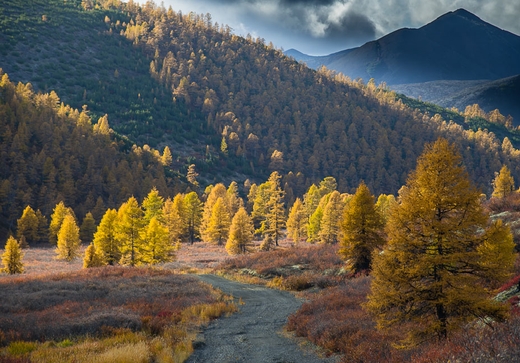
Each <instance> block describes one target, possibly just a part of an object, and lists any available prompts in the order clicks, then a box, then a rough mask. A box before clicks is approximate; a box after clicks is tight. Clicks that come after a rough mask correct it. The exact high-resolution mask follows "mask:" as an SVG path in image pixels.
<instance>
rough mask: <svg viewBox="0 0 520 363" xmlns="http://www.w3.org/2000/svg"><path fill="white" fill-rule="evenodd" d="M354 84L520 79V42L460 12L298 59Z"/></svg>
mask: <svg viewBox="0 0 520 363" xmlns="http://www.w3.org/2000/svg"><path fill="white" fill-rule="evenodd" d="M289 54H291V55H292V56H293V57H295V59H297V60H302V61H304V62H306V63H307V64H309V66H313V67H316V65H320V64H323V65H325V66H326V67H327V68H329V69H332V70H335V71H338V72H342V73H344V74H345V75H347V76H349V77H350V78H352V79H356V78H363V79H364V80H366V81H367V80H368V79H370V78H374V79H375V81H376V83H377V84H378V83H380V82H386V83H387V84H389V85H395V84H405V83H420V82H428V81H434V80H481V79H487V80H496V79H500V78H505V77H509V76H513V75H517V74H520V37H519V36H517V35H515V34H512V33H510V32H507V31H505V30H502V29H499V28H497V27H495V26H493V25H491V24H489V23H486V22H485V21H483V20H481V19H480V18H478V17H477V16H475V15H473V14H472V13H470V12H468V11H466V10H464V9H459V10H457V11H454V12H449V13H447V14H444V15H442V16H441V17H439V18H437V19H436V20H434V21H433V22H431V23H429V24H427V25H425V26H423V27H421V28H419V29H408V28H404V29H399V30H397V31H395V32H393V33H390V34H388V35H386V36H384V37H382V38H380V39H378V40H375V41H372V42H368V43H366V44H365V45H363V46H361V47H359V48H355V49H349V50H346V51H342V52H339V53H335V54H331V55H329V56H324V57H311V56H305V55H303V56H299V55H298V54H297V53H295V52H294V51H291V52H290V53H289Z"/></svg>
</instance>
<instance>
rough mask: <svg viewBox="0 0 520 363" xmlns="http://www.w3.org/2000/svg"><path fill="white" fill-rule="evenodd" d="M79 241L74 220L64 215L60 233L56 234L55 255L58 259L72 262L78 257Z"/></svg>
mask: <svg viewBox="0 0 520 363" xmlns="http://www.w3.org/2000/svg"><path fill="white" fill-rule="evenodd" d="M80 246H81V241H80V239H79V227H78V225H77V224H76V220H75V219H74V217H73V216H72V215H70V214H67V215H65V218H63V223H62V224H61V227H60V231H59V232H58V242H57V247H56V254H57V255H58V259H60V260H65V261H69V262H70V261H73V260H75V259H76V258H78V256H79V253H78V252H79V248H80Z"/></svg>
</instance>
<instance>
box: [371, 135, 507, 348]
mask: <svg viewBox="0 0 520 363" xmlns="http://www.w3.org/2000/svg"><path fill="white" fill-rule="evenodd" d="M387 233H388V238H389V240H388V243H387V245H386V247H385V248H384V250H383V252H382V253H379V254H377V255H376V256H375V258H374V262H373V272H372V274H373V280H372V286H371V292H370V294H369V296H368V302H367V304H366V306H367V308H368V310H369V311H370V312H371V313H372V314H373V316H374V318H375V319H376V321H377V324H378V327H379V328H380V329H396V328H399V329H400V330H401V331H402V332H403V333H404V335H405V336H404V340H403V341H402V344H403V345H404V346H407V345H414V344H418V343H421V342H423V341H425V340H428V339H432V338H438V339H445V338H447V337H448V336H449V334H450V333H451V332H452V331H454V330H456V329H459V328H461V327H463V326H466V327H467V326H468V325H467V323H468V322H470V321H473V320H475V319H476V318H477V319H481V322H482V323H489V322H492V321H502V320H504V318H505V316H506V314H507V310H508V308H507V306H505V305H503V304H501V303H499V302H497V301H496V300H494V299H492V297H493V288H494V287H497V286H498V284H500V283H501V282H502V281H504V279H505V278H507V277H508V275H509V273H510V271H511V270H512V267H513V263H514V260H515V255H514V253H513V252H514V243H513V240H512V236H511V232H510V231H509V228H508V227H506V226H504V225H503V224H502V223H501V222H500V221H498V222H493V223H491V222H490V220H489V216H488V215H487V214H486V212H485V211H484V209H483V207H482V206H481V204H480V192H479V191H478V190H477V189H476V188H475V186H473V185H472V184H471V182H470V179H469V177H468V174H467V173H466V171H465V169H464V167H463V166H462V164H461V157H460V155H459V154H458V152H457V151H456V148H455V146H454V145H450V144H449V143H448V141H446V140H444V139H439V140H438V141H436V142H435V143H433V144H431V145H428V146H427V147H426V149H425V151H424V153H423V154H422V155H421V156H420V157H419V159H418V162H417V168H416V170H415V171H414V172H412V173H411V175H410V176H409V178H408V182H407V184H406V187H405V188H402V189H401V191H400V194H399V198H398V205H397V206H395V207H394V208H392V210H391V213H390V217H389V220H388V223H387Z"/></svg>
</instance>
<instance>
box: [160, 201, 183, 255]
mask: <svg viewBox="0 0 520 363" xmlns="http://www.w3.org/2000/svg"><path fill="white" fill-rule="evenodd" d="M163 216H164V225H165V226H166V228H167V229H168V240H169V242H170V245H172V246H177V245H178V244H179V243H180V242H181V239H182V237H183V236H184V235H185V234H186V211H185V208H184V196H183V195H182V194H177V195H176V196H175V197H174V198H173V200H171V199H170V198H168V199H167V200H166V202H165V203H164V207H163Z"/></svg>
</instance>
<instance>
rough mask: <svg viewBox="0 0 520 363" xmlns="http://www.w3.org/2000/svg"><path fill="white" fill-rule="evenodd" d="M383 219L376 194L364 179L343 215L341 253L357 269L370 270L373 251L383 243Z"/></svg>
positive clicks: (350, 266) (352, 267)
mask: <svg viewBox="0 0 520 363" xmlns="http://www.w3.org/2000/svg"><path fill="white" fill-rule="evenodd" d="M382 230H383V220H382V218H381V215H380V214H379V211H378V210H377V209H376V207H375V197H374V196H373V195H372V193H370V190H369V189H368V187H367V186H366V184H365V183H364V182H361V183H360V184H359V186H358V188H357V190H356V193H355V194H354V196H353V197H352V199H351V200H350V203H349V206H348V208H347V209H345V213H344V215H343V223H342V231H343V240H342V242H341V248H340V250H339V254H340V256H341V257H342V258H343V259H344V260H345V261H347V265H348V267H349V268H350V269H351V270H352V271H354V272H359V271H362V270H369V269H370V267H371V264H372V253H373V252H374V250H375V249H376V248H378V247H381V246H382V245H383V244H384V239H383V237H382Z"/></svg>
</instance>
